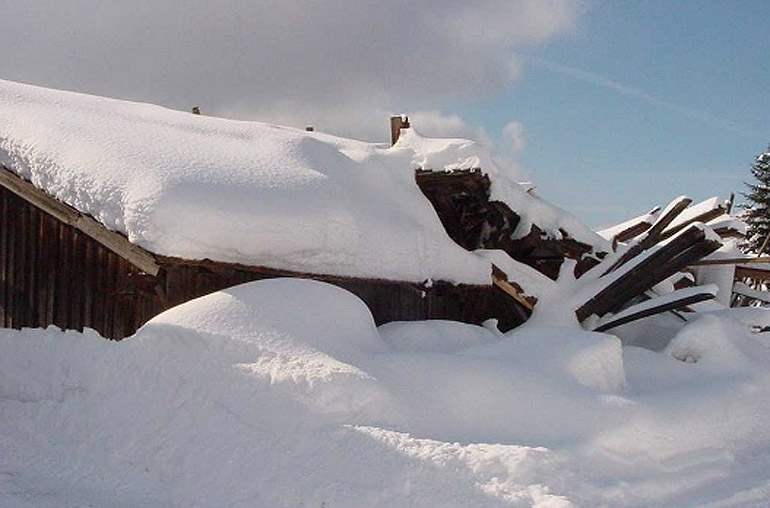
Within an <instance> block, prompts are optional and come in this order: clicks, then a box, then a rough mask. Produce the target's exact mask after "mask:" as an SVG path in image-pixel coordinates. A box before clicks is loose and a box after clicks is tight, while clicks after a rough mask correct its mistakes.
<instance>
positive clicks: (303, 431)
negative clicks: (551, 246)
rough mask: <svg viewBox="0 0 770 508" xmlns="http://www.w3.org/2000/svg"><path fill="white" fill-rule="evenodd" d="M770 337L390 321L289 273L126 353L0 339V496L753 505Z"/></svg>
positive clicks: (725, 322)
mask: <svg viewBox="0 0 770 508" xmlns="http://www.w3.org/2000/svg"><path fill="white" fill-rule="evenodd" d="M757 310H758V309H754V311H755V313H756V311H757ZM765 335H766V334H756V335H752V334H749V333H748V332H747V326H746V325H744V324H742V323H741V322H739V321H734V320H732V319H731V318H729V317H726V316H707V317H706V318H702V319H700V320H698V321H696V322H695V323H693V324H691V325H688V326H687V327H686V328H685V329H684V330H683V331H682V332H681V333H680V334H679V335H678V336H677V338H676V339H675V340H674V341H673V342H672V344H671V346H670V347H669V349H667V350H666V351H665V352H663V353H654V352H651V351H649V350H644V349H639V348H626V349H625V350H621V349H620V347H619V344H618V341H617V339H615V338H613V337H612V336H610V335H606V334H596V333H587V332H581V331H579V330H577V329H575V328H568V327H550V328H546V327H536V326H524V327H521V328H519V329H517V330H516V331H514V332H512V333H510V334H508V335H506V336H503V337H501V336H498V335H495V334H492V333H490V332H489V331H487V330H485V329H482V328H476V327H471V326H469V325H461V324H452V323H448V322H443V321H438V322H430V321H429V322H422V323H410V324H407V323H397V324H391V325H387V326H385V327H382V328H381V329H379V330H378V329H376V328H375V327H374V325H373V323H372V319H371V316H370V315H369V313H368V311H367V309H366V307H365V306H364V305H363V304H362V303H361V302H360V301H358V299H357V298H355V297H354V296H352V295H350V294H348V293H346V292H345V291H343V290H341V289H339V288H336V287H334V286H330V285H327V284H323V283H319V282H313V281H304V280H303V281H297V280H287V279H278V280H270V281H261V282H256V283H250V284H247V285H243V286H239V287H236V288H232V289H230V290H227V291H223V292H219V293H215V294H212V295H209V296H207V297H203V298H201V299H198V300H196V301H193V302H190V303H188V304H184V305H182V306H180V307H178V308H176V309H173V310H171V311H169V312H167V313H165V314H162V315H160V316H158V317H157V318H155V319H154V320H153V321H151V322H150V323H149V324H148V325H146V326H145V327H144V328H142V329H141V330H140V331H139V332H138V333H137V335H136V336H135V337H133V338H130V339H128V340H126V341H123V342H120V343H115V342H109V341H105V340H103V339H101V338H99V337H98V336H97V335H96V334H95V333H93V332H89V331H87V332H86V333H83V334H80V333H75V332H61V331H59V330H57V329H55V328H49V329H48V330H23V331H12V330H2V331H0V449H1V450H3V453H1V454H0V505H2V506H14V507H22V508H24V507H36V508H39V507H54V506H55V507H80V506H89V505H90V506H127V507H128V506H130V507H142V506H145V507H156V506H202V507H208V506H212V507H214V506H233V507H238V506H243V507H247V506H248V507H253V506H265V507H268V506H269V507H284V506H286V507H289V506H311V507H320V506H328V507H358V506H372V507H392V506H414V507H433V506H447V507H453V506H458V507H460V506H462V507H465V506H490V507H495V506H501V507H502V506H593V505H603V504H605V505H614V504H622V505H624V506H649V505H676V506H700V505H704V504H708V503H717V502H722V501H724V503H725V504H726V505H727V506H736V505H746V504H762V503H763V502H765V501H766V500H767V493H768V492H770V490H768V489H769V488H770V482H768V480H767V473H766V471H767V468H768V467H769V466H770V430H768V426H767V424H766V422H767V420H768V417H770V351H769V350H768V349H769V348H770V340H768V339H766V338H765V337H764V336H765ZM442 336H444V337H446V339H447V343H446V344H441V342H440V340H441V339H440V338H441V337H442ZM425 339H427V340H428V342H427V344H426V343H425V342H423V340H425ZM680 360H686V361H680ZM690 361H694V362H695V363H688V362H690Z"/></svg>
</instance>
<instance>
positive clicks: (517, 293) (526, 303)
mask: <svg viewBox="0 0 770 508" xmlns="http://www.w3.org/2000/svg"><path fill="white" fill-rule="evenodd" d="M492 283H493V284H494V285H495V286H497V287H499V288H500V289H502V290H503V291H505V292H506V293H507V294H508V295H509V296H510V297H512V298H513V299H514V300H516V301H517V302H518V303H520V304H521V305H522V306H523V307H524V308H525V309H527V310H529V311H531V310H532V309H534V308H535V303H537V300H534V299H533V298H532V297H529V298H527V297H526V296H524V292H523V291H522V289H521V287H519V286H518V284H515V283H511V282H509V281H508V276H507V275H506V274H505V272H503V271H502V270H501V269H499V268H498V267H497V266H495V265H492Z"/></svg>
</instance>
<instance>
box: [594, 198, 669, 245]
mask: <svg viewBox="0 0 770 508" xmlns="http://www.w3.org/2000/svg"><path fill="white" fill-rule="evenodd" d="M658 215H660V207H659V206H657V207H655V208H653V209H652V210H650V211H649V212H647V213H646V214H644V215H640V216H638V217H634V218H633V219H629V220H627V221H624V222H621V223H620V224H616V225H614V226H610V227H608V228H605V229H602V230H599V231H597V233H599V234H600V235H601V236H602V237H604V238H606V239H607V240H609V241H611V242H627V241H628V240H630V239H632V238H634V237H636V236H638V235H640V234H642V233H644V232H645V231H647V230H648V229H650V228H651V227H652V225H653V224H654V223H655V220H656V219H657V218H658Z"/></svg>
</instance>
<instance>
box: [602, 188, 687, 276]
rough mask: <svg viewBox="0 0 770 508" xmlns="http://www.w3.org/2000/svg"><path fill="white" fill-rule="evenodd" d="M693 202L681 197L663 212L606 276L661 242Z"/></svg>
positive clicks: (610, 268) (608, 270)
mask: <svg viewBox="0 0 770 508" xmlns="http://www.w3.org/2000/svg"><path fill="white" fill-rule="evenodd" d="M690 203H692V200H691V199H690V198H688V197H686V196H680V197H678V198H676V199H674V200H673V201H671V203H669V204H668V206H667V207H666V208H665V210H663V212H661V214H660V215H659V216H658V219H657V220H656V221H655V223H654V224H653V225H652V227H650V229H648V230H647V232H646V233H644V235H643V236H642V237H640V238H639V239H638V240H637V242H636V243H634V244H633V245H631V246H630V247H629V248H628V250H626V251H625V252H624V253H623V254H622V255H621V256H620V258H618V260H617V261H615V263H613V264H612V265H611V266H610V267H609V268H608V269H607V270H606V271H605V272H604V275H606V274H608V273H610V272H612V271H615V270H617V269H618V268H619V267H620V266H623V265H624V264H625V263H627V262H628V261H629V260H631V259H633V258H635V257H636V256H638V255H639V254H641V253H642V252H644V251H645V250H647V249H649V248H650V247H652V246H653V245H655V244H657V243H658V242H659V241H660V240H661V234H662V233H663V231H664V230H665V229H666V227H668V225H669V224H671V222H672V221H673V220H674V219H676V218H677V217H678V216H679V214H681V213H682V212H683V211H684V210H685V208H687V207H688V206H690Z"/></svg>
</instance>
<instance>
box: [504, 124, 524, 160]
mask: <svg viewBox="0 0 770 508" xmlns="http://www.w3.org/2000/svg"><path fill="white" fill-rule="evenodd" d="M502 133H503V143H506V144H508V146H510V150H511V151H512V152H513V153H514V154H516V153H519V152H521V151H522V150H524V147H525V146H526V141H525V139H524V126H523V125H522V124H521V122H518V121H513V122H508V123H507V124H506V125H505V127H503V132H502Z"/></svg>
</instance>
